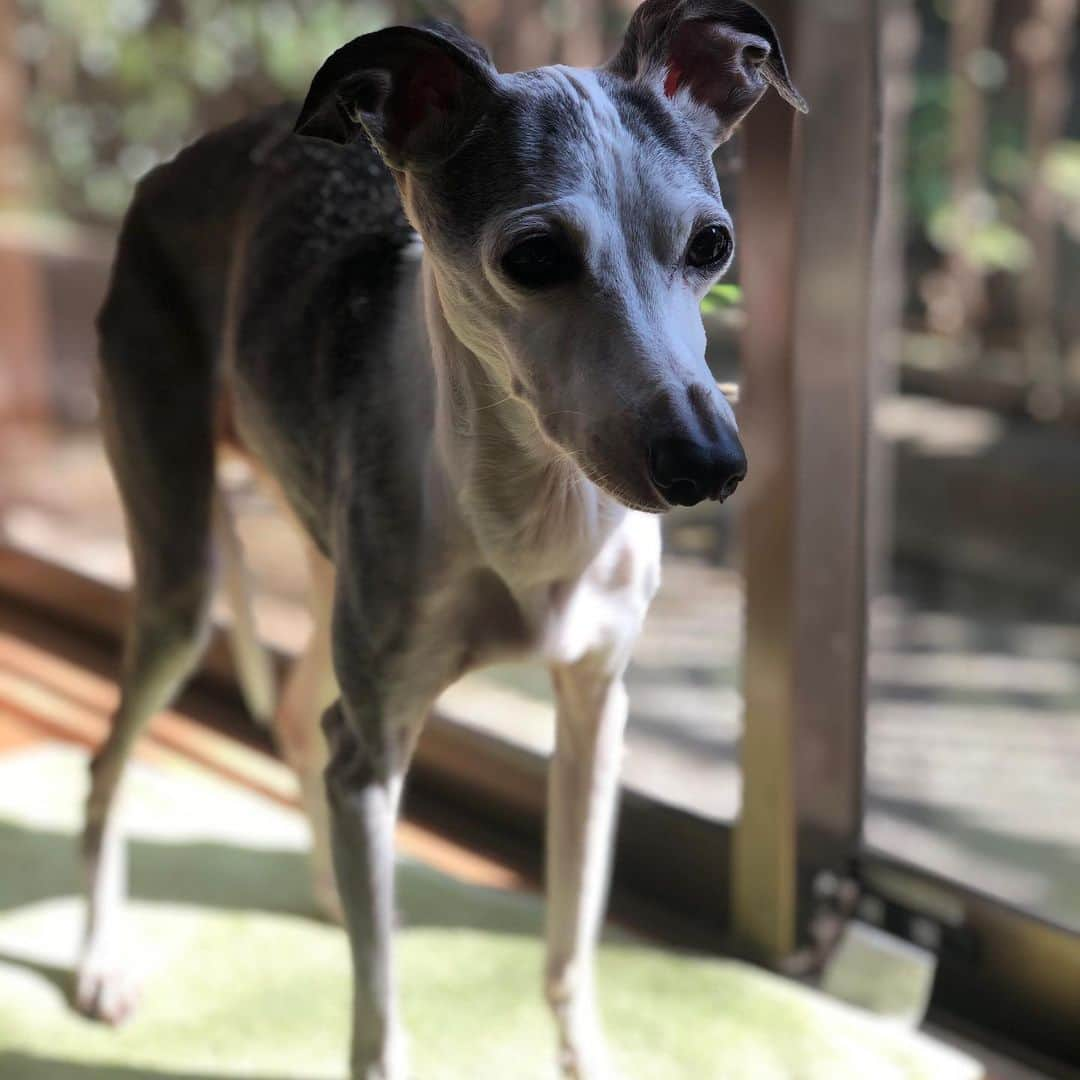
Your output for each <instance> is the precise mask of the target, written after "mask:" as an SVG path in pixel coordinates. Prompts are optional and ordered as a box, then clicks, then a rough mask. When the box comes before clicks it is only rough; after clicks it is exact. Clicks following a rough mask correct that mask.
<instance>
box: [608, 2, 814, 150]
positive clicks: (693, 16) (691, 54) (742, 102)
mask: <svg viewBox="0 0 1080 1080" xmlns="http://www.w3.org/2000/svg"><path fill="white" fill-rule="evenodd" d="M607 68H608V70H609V71H611V72H613V73H614V74H616V75H621V76H622V77H623V78H625V79H630V80H645V81H650V82H653V83H654V84H655V85H656V86H657V87H658V88H659V89H661V90H662V92H663V93H664V94H665V95H667V97H668V98H670V99H671V100H672V102H673V103H674V104H675V105H676V106H677V107H682V108H684V109H685V110H686V111H687V112H689V113H690V114H692V115H693V116H695V117H696V118H697V119H699V120H700V122H701V123H702V124H703V125H704V127H705V129H706V135H707V136H708V137H709V138H710V139H711V140H712V142H713V144H714V145H719V144H720V143H722V142H724V141H725V140H727V139H728V138H730V137H731V134H732V132H733V131H734V130H735V128H736V126H737V125H738V123H739V121H740V120H742V118H743V117H744V116H745V115H746V114H747V113H748V112H749V111H750V110H751V109H752V108H753V107H754V105H755V104H756V103H757V101H758V99H759V98H760V97H761V95H762V94H764V93H765V91H766V89H767V88H768V87H770V86H772V87H773V88H774V89H775V90H776V92H777V93H778V94H779V95H780V96H781V97H782V98H783V99H784V100H785V101H786V102H787V103H788V104H789V105H791V106H792V107H793V108H795V109H798V110H799V112H806V102H805V101H803V99H802V96H801V95H800V94H799V92H798V90H796V89H795V87H794V86H793V85H792V83H791V79H790V77H789V76H788V71H787V64H786V63H785V62H784V53H783V51H782V50H781V48H780V41H779V39H778V38H777V36H776V31H775V30H774V29H773V27H772V24H771V23H770V22H769V20H768V19H767V18H765V16H764V15H762V14H761V12H760V11H758V9H757V8H756V7H754V5H753V4H746V3H741V2H738V0H645V3H643V4H642V5H641V6H640V7H639V8H638V9H637V11H635V12H634V15H633V17H632V18H631V20H630V25H629V27H627V30H626V37H625V38H624V40H623V44H622V48H621V49H620V50H619V52H618V54H617V55H616V56H615V58H614V59H613V60H612V61H611V62H610V63H609V64H608V65H607Z"/></svg>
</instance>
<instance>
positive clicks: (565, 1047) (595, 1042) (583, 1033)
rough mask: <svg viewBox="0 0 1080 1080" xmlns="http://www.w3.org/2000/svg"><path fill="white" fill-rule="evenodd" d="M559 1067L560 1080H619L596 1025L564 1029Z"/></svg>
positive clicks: (580, 1025)
mask: <svg viewBox="0 0 1080 1080" xmlns="http://www.w3.org/2000/svg"><path fill="white" fill-rule="evenodd" d="M558 1068H559V1076H560V1077H561V1078H562V1080H618V1073H617V1072H616V1070H615V1068H614V1066H613V1065H612V1063H611V1057H610V1055H609V1054H608V1050H607V1044H606V1043H605V1042H604V1036H603V1034H602V1033H601V1031H600V1027H599V1025H598V1024H595V1023H590V1024H578V1025H574V1026H573V1027H571V1028H569V1029H568V1028H565V1027H564V1028H563V1030H562V1031H561V1033H560V1038H559V1060H558Z"/></svg>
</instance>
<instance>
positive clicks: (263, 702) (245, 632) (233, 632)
mask: <svg viewBox="0 0 1080 1080" xmlns="http://www.w3.org/2000/svg"><path fill="white" fill-rule="evenodd" d="M214 541H215V548H216V549H217V550H218V551H219V552H220V553H221V562H222V575H221V576H222V584H223V585H224V587H225V593H226V595H227V596H228V598H229V610H230V615H231V619H230V621H229V642H230V644H231V645H232V652H233V659H234V661H235V663H236V676H237V681H238V682H239V684H240V693H241V695H242V696H243V699H244V704H245V705H246V706H247V709H248V712H249V713H251V715H252V717H253V718H254V719H255V720H256V721H257V722H258V723H260V724H269V723H270V720H271V717H272V716H273V714H274V702H275V698H276V696H277V688H276V686H275V681H274V665H273V663H272V662H271V660H270V653H269V651H268V650H267V649H266V648H265V647H264V646H263V644H262V643H261V642H260V641H259V632H258V627H257V626H256V624H255V607H254V600H255V597H254V592H255V590H254V587H253V582H252V580H251V575H250V573H249V572H248V568H247V565H246V564H245V562H244V546H243V543H242V542H241V540H240V534H239V532H238V531H237V528H236V520H235V518H234V517H233V514H232V511H231V509H230V507H229V502H228V496H227V495H226V493H225V492H224V491H221V490H220V489H219V490H218V493H217V497H216V498H215V500H214Z"/></svg>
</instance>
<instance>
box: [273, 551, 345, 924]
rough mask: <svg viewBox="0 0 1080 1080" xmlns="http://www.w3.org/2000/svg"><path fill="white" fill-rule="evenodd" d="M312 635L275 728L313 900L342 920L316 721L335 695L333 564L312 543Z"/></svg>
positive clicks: (324, 755)
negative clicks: (296, 787) (300, 821)
mask: <svg viewBox="0 0 1080 1080" xmlns="http://www.w3.org/2000/svg"><path fill="white" fill-rule="evenodd" d="M308 565H309V567H310V568H311V569H310V583H309V589H308V595H309V604H310V608H311V617H312V630H311V637H310V638H309V639H308V643H307V645H306V647H305V649H304V652H303V654H302V655H301V656H300V658H299V659H298V660H297V661H296V663H295V664H294V665H293V668H292V670H291V671H290V672H289V677H288V681H287V682H286V684H285V690H284V692H283V693H282V695H281V701H280V703H279V705H278V711H277V716H276V718H275V721H274V728H275V730H276V732H277V737H278V741H279V743H280V745H281V752H282V754H283V756H284V757H285V760H286V761H287V762H288V763H289V766H290V767H291V768H292V769H293V771H294V772H295V773H296V776H297V779H298V780H299V781H300V795H301V799H302V800H303V804H304V811H305V813H306V814H307V818H308V821H309V823H310V825H311V871H312V885H313V891H314V895H315V903H316V905H317V906H318V908H319V910H320V911H321V912H322V913H323V915H325V916H326V917H327V918H329V919H331V920H333V921H334V922H341V921H342V911H341V900H340V899H339V897H338V891H337V887H336V885H335V882H334V865H333V855H332V853H331V849H330V811H329V805H328V803H327V801H326V780H325V777H324V773H325V771H326V764H327V760H328V758H329V751H328V749H327V745H326V736H325V735H323V732H322V727H321V723H320V721H321V719H322V715H323V713H324V712H325V711H326V709H327V708H328V706H330V705H331V704H332V703H333V702H334V700H335V699H336V698H337V695H338V689H337V680H336V679H335V678H334V664H333V656H332V654H331V642H330V622H331V615H332V610H331V609H332V606H333V590H334V568H333V566H332V564H331V563H330V562H328V561H327V560H326V559H325V558H324V557H323V556H322V555H321V554H320V553H319V552H318V551H316V550H315V548H314V547H311V546H310V545H309V547H308Z"/></svg>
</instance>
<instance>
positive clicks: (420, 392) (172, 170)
mask: <svg viewBox="0 0 1080 1080" xmlns="http://www.w3.org/2000/svg"><path fill="white" fill-rule="evenodd" d="M769 86H772V87H773V88H774V89H775V90H776V91H777V92H778V93H779V94H780V95H781V96H782V97H783V98H784V99H785V100H786V101H788V102H789V103H790V104H791V105H792V106H794V107H795V108H798V109H805V106H804V104H803V101H802V98H801V97H800V96H799V94H798V93H797V91H796V90H795V89H794V87H793V86H792V83H791V80H790V79H789V77H788V72H787V68H786V65H785V62H784V58H783V54H782V51H781V48H780V43H779V41H778V40H777V36H776V33H775V31H774V30H773V28H772V26H771V25H770V23H769V22H768V21H767V19H766V18H765V17H764V16H763V15H761V13H760V12H758V11H757V9H756V8H754V7H753V6H752V5H751V4H748V3H740V2H735V0H647V2H646V3H644V4H642V5H641V7H639V8H638V9H637V11H636V12H635V13H634V15H633V17H632V19H631V22H630V24H629V27H628V30H627V32H626V36H625V40H624V42H623V44H622V46H621V48H620V50H619V52H618V54H617V55H616V56H615V57H614V59H613V60H611V61H610V62H609V63H607V64H606V65H604V66H603V67H599V68H596V69H588V70H585V69H577V68H570V67H562V66H555V67H545V68H541V69H539V70H535V71H526V72H520V73H517V74H501V73H499V72H498V71H497V70H496V69H495V67H494V66H493V64H492V63H491V61H490V59H489V57H488V55H487V53H486V52H485V51H484V49H483V48H482V47H481V46H480V45H478V44H477V43H476V42H474V41H472V40H471V39H469V38H467V37H466V36H464V35H463V34H461V33H460V32H459V31H457V30H453V29H451V28H449V27H446V26H442V25H425V26H413V27H400V26H399V27H392V28H390V29H385V30H380V31H378V32H376V33H372V34H367V35H364V36H363V37H359V38H357V39H355V40H354V41H352V42H350V43H349V44H347V45H345V46H344V47H343V48H341V49H339V50H338V51H337V52H335V53H334V54H333V55H332V56H331V57H330V58H329V59H328V60H327V61H326V63H325V64H324V65H323V66H322V68H321V69H320V70H319V71H318V73H317V74H316V75H315V78H314V81H313V82H312V84H311V89H310V92H309V93H308V95H307V99H306V101H305V102H304V104H303V107H302V109H301V110H300V113H299V117H298V118H297V117H296V113H295V110H292V111H289V110H284V109H275V110H270V111H268V112H266V113H263V114H261V115H259V116H257V117H255V118H252V119H249V120H246V121H243V122H240V123H238V124H236V125H234V126H232V127H229V128H226V129H224V130H221V131H217V132H214V133H212V134H210V135H207V136H205V137H204V138H202V139H200V140H199V141H197V142H196V143H194V144H193V145H192V146H190V147H189V148H187V149H186V150H184V151H183V152H181V153H180V154H179V155H178V156H177V157H176V158H175V159H174V160H173V161H172V162H170V163H168V164H166V165H164V166H162V167H160V168H157V169H155V170H154V171H153V172H151V173H150V174H149V175H148V176H147V177H146V178H145V179H144V180H143V181H142V182H141V183H140V184H139V186H138V190H137V192H136V195H135V198H134V200H133V203H132V205H131V208H130V210H129V212H128V214H127V217H126V220H125V223H124V226H123V229H122V232H121V236H120V240H119V246H118V251H117V255H116V262H115V267H114V271H113V277H112V281H111V285H110V288H109V292H108V296H107V298H106V301H105V304H104V307H103V309H102V311H101V314H100V316H99V320H98V329H99V333H100V349H101V352H100V356H101V365H100V385H101V407H102V418H103V427H104V434H105V441H106V446H107V449H108V453H109V458H110V461H111V464H112V468H113V470H114V472H115V475H116V480H117V483H118V487H119V489H120V493H121V496H122V500H123V503H124V508H125V512H126V520H127V528H128V534H129V541H130V547H131V551H132V557H133V564H134V569H135V589H134V600H133V612H132V618H131V622H130V626H129V632H128V637H127V644H126V652H125V658H124V665H123V673H122V680H121V683H122V685H121V698H120V704H119V707H118V709H117V712H116V715H115V717H114V719H113V723H112V728H111V732H110V734H109V736H108V738H107V739H106V741H105V742H104V744H103V745H102V747H101V748H100V750H99V751H98V752H97V754H96V755H95V757H94V759H93V762H92V765H91V791H90V795H89V799H88V807H87V822H86V832H85V842H84V846H85V857H86V862H87V871H88V882H89V887H88V901H89V904H88V909H89V910H88V921H87V933H86V940H85V948H84V952H83V956H82V960H81V963H80V967H79V971H78V974H77V987H76V997H77V1002H78V1005H79V1006H80V1007H81V1008H82V1009H83V1010H84V1011H85V1012H87V1013H89V1014H91V1015H95V1016H98V1017H100V1018H102V1019H105V1020H108V1021H114V1022H115V1021H119V1020H122V1019H123V1018H124V1017H125V1016H126V1015H127V1014H128V1012H129V1011H130V1009H131V1007H132V1004H133V995H132V991H131V985H130V982H129V981H128V979H127V977H126V973H125V970H124V967H123V964H122V961H121V958H120V945H119V939H120V934H119V929H118V921H119V920H120V918H121V909H122V903H123V898H124V892H125V872H124V865H123V862H124V852H123V843H122V838H121V836H120V833H119V832H118V828H117V815H116V813H115V812H114V808H115V803H116V799H115V795H116V792H117V787H118V782H119V780H120V778H121V773H122V770H123V766H124V761H125V759H126V758H127V756H128V752H129V750H130V749H131V746H132V743H133V742H134V740H135V738H136V736H137V734H138V732H139V730H140V729H141V728H142V727H143V726H144V724H145V723H146V721H147V720H148V719H149V718H150V716H151V715H152V714H153V713H155V712H156V711H158V710H160V709H162V708H164V707H165V706H166V705H167V704H168V702H170V701H171V699H172V698H173V697H174V695H175V694H176V693H177V692H178V690H179V688H180V686H181V685H182V683H183V682H184V681H185V680H186V679H187V678H188V676H189V675H190V674H191V672H192V670H193V668H194V667H195V665H196V664H197V662H198V660H199V658H200V656H201V650H202V647H203V643H204V641H205V638H206V628H207V622H208V614H207V609H208V598H209V596H210V593H211V587H212V582H213V579H214V574H213V570H212V567H213V563H214V559H215V550H216V549H220V548H221V547H222V546H224V548H225V552H226V555H228V553H229V551H230V550H233V551H234V554H235V550H234V549H235V546H236V545H235V536H233V535H232V534H231V532H230V528H229V526H228V524H227V522H226V523H225V524H221V522H223V521H225V517H226V514H225V510H224V506H223V502H222V499H221V496H220V495H218V494H216V492H215V456H216V450H217V449H218V447H219V446H220V444H221V442H222V439H223V436H224V435H225V434H226V433H228V434H230V435H231V437H232V438H234V439H235V440H237V441H238V442H239V443H240V444H241V445H242V447H243V448H244V450H245V451H246V453H248V454H249V455H250V456H251V458H252V459H253V460H254V461H255V462H256V463H257V466H258V468H259V470H260V471H261V472H263V473H265V474H266V475H267V476H268V477H270V478H271V479H272V481H273V483H274V484H275V486H276V488H277V489H278V490H279V492H280V493H281V495H282V496H283V499H284V501H285V503H286V504H287V506H288V508H289V510H290V511H291V514H292V515H293V516H294V517H295V518H296V520H297V522H298V524H299V526H300V528H301V530H302V532H303V534H304V536H306V538H307V540H308V543H309V546H310V548H311V552H312V554H311V560H312V564H313V569H314V573H313V602H312V608H313V611H314V613H315V615H316V619H315V623H316V628H315V630H314V633H313V638H312V645H311V647H310V649H309V651H308V653H307V655H306V656H305V657H304V658H303V659H302V660H301V661H300V663H299V668H298V672H297V674H295V675H294V676H293V677H292V679H291V681H290V684H289V686H288V687H287V689H286V692H285V694H284V695H283V703H282V705H281V707H280V709H279V721H280V729H281V738H282V742H283V745H284V750H285V754H286V757H287V758H289V759H290V760H291V761H292V762H293V764H294V765H295V766H296V768H297V769H298V771H299V773H300V779H301V784H302V787H303V791H304V796H305V802H306V804H307V807H308V809H309V812H310V813H311V814H312V816H313V817H314V819H315V823H316V828H315V833H316V850H317V858H318V851H319V849H320V848H321V849H322V850H323V856H322V857H323V858H324V859H325V860H326V865H325V866H324V871H325V873H324V875H323V877H322V879H321V881H320V888H321V889H322V890H323V893H324V901H325V903H326V904H327V906H330V905H331V904H332V903H333V899H332V896H331V893H332V886H331V884H330V869H329V860H330V858H331V856H330V855H329V854H327V852H328V851H332V866H333V875H334V878H335V879H336V883H337V892H338V895H339V896H340V901H341V906H342V909H343V917H344V922H345V926H346V929H347V932H348V938H349V942H350V950H351V956H352V967H353V976H354V988H355V992H354V1005H353V1037H352V1052H351V1075H352V1077H353V1078H354V1080H375V1078H379V1080H401V1078H404V1077H405V1076H407V1066H406V1058H405V1043H404V1039H403V1036H402V1032H401V1030H400V1027H399V1019H398V1007H397V1004H396V1002H395V988H394V970H393V963H392V957H391V952H392V942H391V936H392V935H391V930H392V926H393V923H394V911H393V905H394V900H393V892H394V889H393V877H394V870H393V868H394V823H395V818H396V815H397V812H398V806H399V803H400V800H401V792H402V784H403V782H404V778H405V773H406V769H407V767H408V764H409V759H410V755H411V753H412V751H413V747H414V746H415V744H416V741H417V738H418V736H419V734H420V730H421V728H422V726H423V723H424V718H425V715H426V714H427V712H428V710H429V708H430V706H431V705H432V703H433V701H434V699H435V698H436V696H437V695H438V694H439V693H440V692H441V691H442V690H443V689H444V688H446V687H447V686H448V685H450V684H451V683H452V682H454V680H456V679H457V678H458V677H460V676H461V675H462V674H463V673H465V672H467V671H470V670H472V669H475V668H476V667H478V666H480V665H484V664H489V663H492V662H495V661H500V660H504V659H507V658H511V657H519V656H523V655H532V656H536V657H539V658H540V659H542V660H543V661H544V662H545V663H546V664H547V665H548V666H549V667H550V670H551V675H552V680H553V683H554V690H555V694H556V698H557V735H556V744H555V750H554V753H553V755H552V759H551V763H550V774H549V807H548V824H547V838H546V841H547V842H546V881H547V894H548V903H547V919H546V937H547V961H546V970H545V983H546V994H547V999H548V1001H549V1002H550V1005H551V1008H552V1010H553V1013H554V1017H555V1023H556V1028H557V1036H558V1046H559V1062H560V1067H561V1069H562V1073H563V1075H564V1076H568V1077H578V1078H588V1080H596V1078H601V1077H608V1076H610V1075H611V1072H610V1067H611V1066H610V1061H609V1058H608V1056H607V1053H606V1051H605V1045H604V1041H603V1038H602V1035H601V1032H600V1024H599V1020H598V1014H597V1008H596V1005H595V999H594V981H595V979H594V964H593V952H594V946H595V941H596V937H597V934H598V930H599V927H600V924H601V921H602V917H603V910H604V904H605V895H606V891H607V880H608V873H609V863H610V848H611V839H612V829H613V823H614V818H615V810H616V794H617V787H618V782H617V781H618V771H619V763H620V755H621V743H622V737H623V728H624V725H625V722H626V714H627V698H626V690H625V688H624V684H623V672H624V670H625V668H626V665H627V662H628V659H629V656H630V651H631V647H632V645H633V642H634V639H635V636H636V635H637V633H638V630H639V627H640V625H641V622H642V620H643V618H644V616H645V612H646V609H647V608H648V606H649V602H650V599H651V598H652V596H653V593H654V592H655V590H656V588H657V585H658V582H659V575H660V529H659V517H658V515H659V514H662V513H663V512H664V511H667V510H669V509H670V508H671V507H673V506H689V505H693V504H695V503H698V502H700V501H702V500H705V499H714V500H723V499H725V498H727V497H728V496H730V495H731V493H732V492H733V491H734V490H735V487H736V485H737V484H738V483H739V482H740V481H741V480H742V479H743V477H744V475H745V474H746V460H745V457H744V454H743V450H742V447H741V445H740V442H739V438H738V434H737V428H736V423H735V418H734V416H733V414H732V410H731V408H730V406H729V404H728V403H727V401H726V400H725V399H724V397H723V395H722V394H721V392H720V391H719V390H718V388H717V386H716V384H715V383H714V381H713V379H712V378H711V376H710V373H709V369H708V367H707V366H706V363H705V358H704V353H705V335H704V330H703V327H702V321H701V316H700V313H699V304H700V301H701V299H702V297H703V296H704V294H705V292H706V290H707V289H708V288H709V287H710V285H711V284H712V283H713V282H714V281H715V280H716V279H717V278H718V277H719V276H720V275H721V274H722V273H723V272H724V271H725V269H726V268H727V267H728V265H729V264H730V262H731V258H732V252H733V232H732V223H731V219H730V217H729V215H728V212H727V210H725V208H724V204H723V201H722V199H721V195H720V190H719V187H718V184H717V180H716V175H715V172H714V169H713V165H712V160H711V155H712V152H713V150H714V148H715V147H716V146H717V145H718V144H720V143H722V142H723V141H724V140H725V139H727V138H728V137H729V136H730V135H731V134H732V131H733V130H734V129H735V127H736V125H737V124H738V123H739V122H740V120H741V119H742V118H743V117H744V116H745V115H746V113H747V112H748V111H749V110H750V109H751V108H752V106H753V105H754V104H755V102H757V100H758V99H759V98H760V97H761V95H762V94H763V93H764V92H765V91H766V89H767V88H768V87H769ZM215 520H217V521H218V522H219V527H218V528H217V529H215ZM215 536H217V537H219V538H220V540H219V541H215ZM234 592H235V593H236V594H238V595H240V596H241V598H242V594H243V592H244V590H243V588H238V589H236V590H234ZM239 621H240V622H241V623H243V622H244V620H243V619H240V620H239ZM249 632H250V627H249ZM241 652H243V650H241ZM249 675H250V671H249ZM248 681H249V684H253V685H257V684H258V683H259V679H257V678H254V679H249V680H248ZM264 681H265V680H264ZM253 697H258V698H260V699H261V700H263V701H265V699H266V697H267V695H266V694H265V693H256V694H253ZM324 707H325V708H324ZM320 713H322V730H323V732H324V734H325V740H321V739H319V738H318V734H317V733H318V725H317V721H316V720H315V719H314V718H315V717H316V716H318V715H319V714H320ZM320 743H321V744H322V745H321V747H320ZM324 766H325V768H324ZM320 838H321V839H320ZM327 838H328V839H327Z"/></svg>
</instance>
